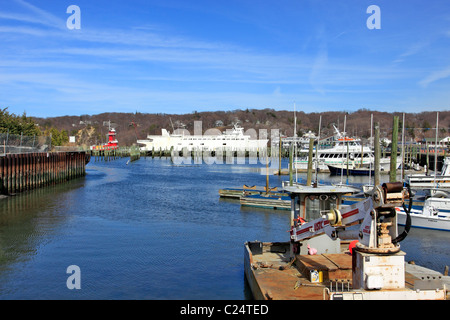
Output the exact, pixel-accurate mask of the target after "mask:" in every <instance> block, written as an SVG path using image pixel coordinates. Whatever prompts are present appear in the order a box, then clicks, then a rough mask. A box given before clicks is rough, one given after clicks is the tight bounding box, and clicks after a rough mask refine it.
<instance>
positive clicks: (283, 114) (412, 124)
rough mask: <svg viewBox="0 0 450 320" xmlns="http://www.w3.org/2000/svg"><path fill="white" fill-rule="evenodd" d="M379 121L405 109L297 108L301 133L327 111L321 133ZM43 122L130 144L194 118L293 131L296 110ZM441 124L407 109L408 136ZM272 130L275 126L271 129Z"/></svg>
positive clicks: (88, 141)
mask: <svg viewBox="0 0 450 320" xmlns="http://www.w3.org/2000/svg"><path fill="white" fill-rule="evenodd" d="M371 114H373V119H374V123H375V122H379V123H380V132H381V137H387V138H389V139H390V138H391V135H392V123H393V118H394V116H398V117H399V120H400V124H399V130H400V131H401V129H402V123H401V122H402V117H403V114H402V113H388V112H378V111H371V110H366V109H361V110H358V111H356V112H351V113H348V112H347V113H346V112H336V111H329V112H322V113H314V112H313V113H305V112H303V111H297V112H296V118H297V134H298V135H302V134H303V133H305V132H308V131H309V130H311V131H312V132H315V133H317V131H318V127H319V117H320V116H322V125H321V136H322V137H323V136H330V135H333V134H334V129H333V124H334V125H335V126H336V127H339V129H340V131H343V129H344V117H345V115H346V131H347V132H348V134H349V135H351V136H358V137H360V138H368V137H370V116H371ZM34 120H35V121H36V122H37V123H38V124H39V125H40V126H43V127H45V126H47V127H55V128H57V129H58V130H66V131H67V132H68V134H69V135H70V136H76V141H77V144H84V145H93V144H96V143H102V142H105V141H106V134H107V132H108V123H109V121H111V126H112V127H114V128H115V129H116V131H117V139H118V140H119V144H120V145H131V144H133V143H135V142H136V139H145V138H146V137H147V135H148V134H161V129H162V128H165V129H167V130H169V131H170V132H172V131H173V128H175V129H177V128H179V127H184V128H185V129H187V130H188V131H189V132H190V133H191V134H193V128H194V121H202V129H203V132H204V131H205V130H207V129H210V128H219V129H220V130H224V129H226V128H230V127H231V126H232V125H233V124H234V123H239V125H240V126H242V127H244V129H245V130H248V129H250V128H252V129H255V130H256V131H257V132H259V129H269V130H270V129H279V130H280V131H281V133H282V134H284V135H287V136H292V135H293V131H294V112H293V111H292V110H291V111H275V110H273V109H258V110H257V109H246V110H234V111H215V112H193V113H189V114H164V113H156V114H150V113H140V112H136V113H101V114H97V115H81V116H63V117H53V118H34ZM435 127H436V111H429V112H421V113H407V114H405V131H406V137H407V138H408V139H423V138H434V136H435V130H434V128H435ZM269 135H270V131H269ZM449 135H450V111H441V112H439V137H440V138H441V139H442V138H444V137H446V136H449Z"/></svg>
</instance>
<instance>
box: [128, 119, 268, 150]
mask: <svg viewBox="0 0 450 320" xmlns="http://www.w3.org/2000/svg"><path fill="white" fill-rule="evenodd" d="M210 130H211V129H210ZM208 131H209V130H208ZM212 131H213V132H212ZM210 132H212V133H213V134H209V135H208V134H205V135H190V134H189V132H187V130H182V132H181V133H172V134H171V133H169V132H168V131H167V130H166V129H161V135H148V136H147V139H145V140H137V143H138V144H141V145H142V146H141V147H140V149H141V151H160V150H161V151H170V150H175V151H182V150H187V151H233V152H234V151H237V152H240V151H249V152H259V151H261V150H263V149H265V148H267V143H268V139H251V136H250V135H246V134H244V128H241V127H238V126H237V125H235V126H234V128H233V129H232V130H228V131H225V132H224V133H222V132H220V131H219V130H218V129H213V130H211V131H210Z"/></svg>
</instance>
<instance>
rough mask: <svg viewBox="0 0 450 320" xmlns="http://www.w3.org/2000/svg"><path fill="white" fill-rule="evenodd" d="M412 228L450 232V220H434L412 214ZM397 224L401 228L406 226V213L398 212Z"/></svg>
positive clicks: (418, 214)
mask: <svg viewBox="0 0 450 320" xmlns="http://www.w3.org/2000/svg"><path fill="white" fill-rule="evenodd" d="M410 216H411V227H413V228H422V229H432V230H441V231H450V219H442V218H439V217H437V218H434V217H430V216H424V215H422V214H420V213H417V214H415V213H411V214H410ZM397 223H398V224H399V225H401V226H404V225H405V224H406V214H405V213H404V212H398V214H397Z"/></svg>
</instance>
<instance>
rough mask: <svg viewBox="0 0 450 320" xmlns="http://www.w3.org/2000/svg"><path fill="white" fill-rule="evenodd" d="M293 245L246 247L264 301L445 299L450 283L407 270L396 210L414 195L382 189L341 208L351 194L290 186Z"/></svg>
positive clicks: (399, 188)
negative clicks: (345, 198)
mask: <svg viewBox="0 0 450 320" xmlns="http://www.w3.org/2000/svg"><path fill="white" fill-rule="evenodd" d="M286 190H287V191H288V192H289V194H290V197H291V228H290V241H287V242H277V243H273V242H259V241H253V242H246V243H245V249H244V269H245V277H246V279H247V282H248V284H249V286H250V289H251V292H252V294H253V297H254V298H255V299H258V300H292V299H299V300H445V299H446V298H448V294H449V292H448V286H449V285H450V283H449V277H445V276H443V275H442V274H439V273H438V272H435V271H433V270H429V269H426V268H423V267H419V266H415V265H410V264H407V263H405V259H404V257H405V253H404V252H403V251H401V250H400V244H399V243H400V242H401V241H402V240H403V239H404V238H405V237H406V235H407V229H408V226H406V227H405V228H406V231H404V232H403V233H400V234H399V230H398V227H397V221H396V219H397V216H396V210H395V207H398V206H402V205H405V203H406V200H407V199H408V198H409V190H408V188H405V187H403V185H402V184H401V183H393V184H383V185H382V186H377V187H376V188H375V189H374V192H373V195H372V197H370V198H367V200H366V201H362V202H359V203H355V204H353V205H350V206H345V207H344V206H342V205H341V200H342V196H343V195H344V194H346V193H348V191H349V190H346V188H345V187H335V186H325V187H319V188H314V187H308V186H300V185H297V186H293V187H287V188H286Z"/></svg>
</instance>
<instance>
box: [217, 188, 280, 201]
mask: <svg viewBox="0 0 450 320" xmlns="http://www.w3.org/2000/svg"><path fill="white" fill-rule="evenodd" d="M262 194H269V195H271V196H286V195H287V193H286V192H284V191H279V190H278V188H277V187H274V188H269V192H267V190H266V187H258V186H251V187H248V186H244V187H243V188H224V189H220V190H219V196H220V197H222V198H234V199H240V198H242V197H244V196H254V195H262Z"/></svg>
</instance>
